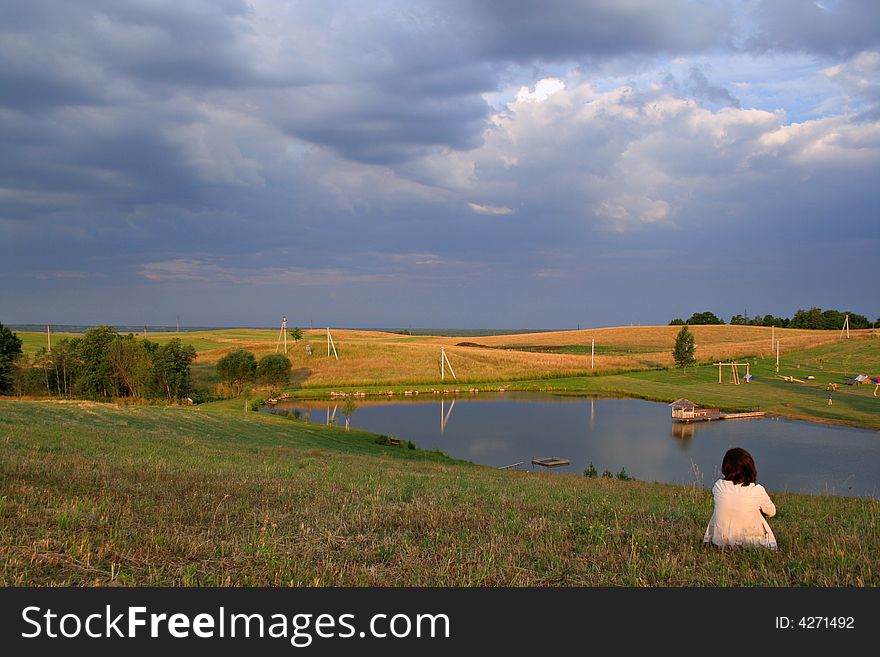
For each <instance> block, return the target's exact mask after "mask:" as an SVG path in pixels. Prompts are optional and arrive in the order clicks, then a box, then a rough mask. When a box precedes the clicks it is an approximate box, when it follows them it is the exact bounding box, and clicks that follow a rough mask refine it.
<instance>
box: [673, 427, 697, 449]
mask: <svg viewBox="0 0 880 657" xmlns="http://www.w3.org/2000/svg"><path fill="white" fill-rule="evenodd" d="M696 433H697V424H696V422H673V423H672V437H673V438H675V439H676V440H678V441H679V443H680V444H681V448H682V449H687V448H688V445H689V444H690V441H691V439H692V438H693V437H694V436H695V435H696Z"/></svg>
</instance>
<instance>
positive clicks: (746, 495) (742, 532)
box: [703, 447, 776, 550]
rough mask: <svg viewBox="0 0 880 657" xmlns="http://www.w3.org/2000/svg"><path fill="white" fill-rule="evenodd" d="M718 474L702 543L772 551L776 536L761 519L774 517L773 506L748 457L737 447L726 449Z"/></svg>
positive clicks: (746, 453) (750, 458) (753, 462)
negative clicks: (711, 510)
mask: <svg viewBox="0 0 880 657" xmlns="http://www.w3.org/2000/svg"><path fill="white" fill-rule="evenodd" d="M721 474H723V475H724V478H723V479H719V480H718V481H716V482H715V485H714V486H712V495H713V496H714V497H715V511H714V512H713V513H712V519H711V520H709V526H708V527H707V528H706V535H705V536H704V537H703V543H712V544H714V545H718V546H721V547H734V546H738V545H749V546H755V547H765V548H770V549H771V550H775V549H776V537H775V536H774V535H773V530H772V529H770V525H768V524H767V521H766V520H765V519H764V516H765V515H766V516H767V517H772V516H774V515H776V506H775V505H774V504H773V502H772V501H771V500H770V496H769V495H767V491H766V490H764V487H763V486H761V485H760V484H756V483H755V479H756V478H757V475H758V472H757V470H756V469H755V461H754V459H752V455H751V454H749V453H748V452H747V451H746V450H744V449H742V448H741V447H734V448H733V449H729V450H727V453H726V454H725V455H724V461H723V462H722V463H721Z"/></svg>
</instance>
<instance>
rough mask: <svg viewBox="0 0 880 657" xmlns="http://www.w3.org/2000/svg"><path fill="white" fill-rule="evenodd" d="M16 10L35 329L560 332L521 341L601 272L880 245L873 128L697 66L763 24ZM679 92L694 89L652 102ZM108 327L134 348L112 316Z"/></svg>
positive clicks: (393, 13)
mask: <svg viewBox="0 0 880 657" xmlns="http://www.w3.org/2000/svg"><path fill="white" fill-rule="evenodd" d="M8 4H11V5H12V6H10V7H8V8H6V7H5V8H4V13H3V16H2V19H0V150H2V152H3V157H2V158H0V231H2V239H0V269H2V270H4V271H5V272H6V273H7V274H10V275H12V274H14V275H15V276H16V277H17V278H16V280H17V281H18V282H19V283H20V285H18V286H16V287H15V289H10V288H8V287H7V289H0V308H2V309H4V310H5V309H7V308H13V309H18V312H19V313H20V314H21V316H19V317H16V318H14V319H16V320H17V321H26V320H37V321H39V318H38V317H36V316H27V313H28V312H30V311H31V310H33V309H37V310H38V309H39V308H41V307H43V305H47V306H48V307H51V308H52V309H53V311H54V310H57V311H58V312H59V313H60V312H62V311H65V310H67V311H69V312H70V313H71V316H70V317H69V318H68V319H69V321H86V320H87V318H86V317H84V316H74V315H75V313H78V312H80V311H81V309H88V312H89V313H92V314H93V315H94V317H95V318H96V319H98V320H100V321H110V320H113V321H122V320H123V318H124V317H123V316H124V315H125V314H126V313H128V314H129V315H130V314H131V313H133V312H135V310H136V311H137V312H141V311H140V308H141V307H149V306H154V307H157V308H160V307H164V308H167V307H170V306H168V304H169V303H171V301H168V299H173V300H174V301H173V303H175V304H182V305H183V307H186V308H191V310H192V312H193V313H194V314H195V313H196V312H201V313H203V314H204V319H203V320H201V321H209V319H210V318H216V319H215V321H219V322H222V323H239V322H242V321H243V320H242V318H241V316H236V317H233V316H232V315H231V314H230V313H235V312H238V308H239V307H241V308H247V309H248V310H247V312H251V311H254V310H258V309H259V308H260V307H264V308H266V307H273V304H277V303H281V301H279V300H283V302H284V303H294V302H295V303H296V304H297V306H298V307H303V308H304V307H307V306H311V307H320V308H323V309H324V310H325V311H327V312H330V311H332V312H335V313H339V314H340V315H339V317H340V318H341V319H342V315H341V313H349V319H347V320H346V319H343V321H346V322H348V323H351V322H352V321H353V320H352V319H351V317H353V316H357V317H360V318H366V317H374V318H376V319H375V320H372V321H374V323H376V324H382V323H387V322H389V321H390V322H393V321H403V319H402V318H403V317H404V315H405V314H406V313H410V312H411V313H415V316H416V321H422V322H432V321H433V322H436V323H438V324H443V323H445V321H444V320H443V318H442V316H437V317H436V318H435V319H431V317H432V316H431V315H430V314H423V313H430V312H432V311H431V310H430V309H431V308H442V309H443V310H442V312H441V311H436V312H441V314H442V313H445V312H447V310H448V312H451V313H456V316H459V317H471V316H473V315H472V313H471V311H472V310H474V308H477V307H485V308H487V309H489V310H486V311H485V313H486V314H485V315H484V317H483V318H482V319H479V320H473V321H471V322H470V323H474V321H477V322H487V321H488V322H489V323H494V322H496V321H505V322H506V321H510V322H512V323H526V324H528V323H534V324H539V323H541V322H531V321H529V320H523V319H517V316H516V312H519V311H517V310H515V309H516V308H517V305H516V304H517V303H518V302H519V301H520V299H518V298H517V295H516V293H515V292H513V290H514V289H515V288H516V289H518V286H520V285H521V286H522V289H524V290H529V291H531V292H532V293H534V296H535V297H536V298H537V297H540V298H541V299H542V303H546V308H544V306H542V308H544V309H545V310H547V312H553V306H554V304H555V303H557V302H556V301H554V298H555V296H554V295H563V296H566V297H567V298H579V295H580V293H581V290H582V289H583V286H582V283H583V282H584V281H585V280H589V278H590V277H591V276H593V275H596V273H597V271H598V274H599V275H602V276H605V277H606V278H608V279H609V280H610V279H613V278H615V276H617V275H621V276H630V277H632V279H633V281H634V284H633V285H634V287H632V289H630V290H629V292H631V293H632V294H633V295H635V296H633V297H632V298H636V297H637V295H638V286H637V285H636V283H635V281H637V280H639V279H641V280H645V279H650V278H652V277H653V278H657V281H656V283H655V287H656V288H657V291H659V289H660V287H662V284H661V281H660V279H661V278H663V277H657V276H656V271H654V272H653V273H652V268H655V269H656V268H657V267H661V266H662V264H663V262H664V259H669V258H674V257H675V256H676V254H677V253H679V252H678V251H677V249H679V248H680V237H678V236H676V234H675V228H683V229H685V230H686V231H687V234H688V240H689V241H691V242H693V243H695V244H697V243H698V244H701V245H703V246H704V247H705V248H706V249H711V248H712V247H713V245H714V244H716V243H718V242H719V236H723V237H724V239H732V237H731V236H733V235H736V229H737V228H739V227H742V228H744V229H746V232H748V234H749V235H754V234H755V233H756V231H757V229H763V228H764V227H768V229H767V232H769V233H773V231H776V232H775V233H774V234H776V235H786V234H793V235H799V236H808V237H809V238H810V239H827V238H828V237H829V235H830V233H831V226H833V222H829V221H828V218H827V216H832V215H834V213H835V211H836V209H837V208H845V209H846V213H847V216H848V217H850V220H849V222H848V224H847V227H846V229H845V231H843V232H846V233H847V235H849V236H850V237H852V238H853V239H857V238H858V237H859V236H862V237H864V236H872V235H873V236H876V229H875V228H870V227H866V224H867V223H868V222H867V220H866V219H865V217H867V216H869V213H870V210H868V209H867V208H869V207H870V206H876V204H877V202H878V199H877V196H876V192H869V191H866V190H872V189H874V187H876V186H875V185H874V186H872V182H871V180H870V177H871V173H872V172H873V171H875V170H876V165H877V161H878V156H877V153H876V150H877V149H876V146H875V144H876V140H877V136H876V134H877V133H876V130H877V127H876V126H875V125H874V124H873V121H876V118H872V117H871V115H870V114H869V113H868V112H867V110H866V111H865V112H863V113H862V122H863V124H864V125H863V126H861V127H860V128H858V129H856V128H855V127H853V125H851V123H852V122H851V121H850V120H849V119H848V118H846V117H842V118H839V119H835V120H827V121H826V120H817V121H812V122H807V123H805V124H803V125H799V124H798V125H794V124H792V125H787V124H786V119H785V116H784V111H782V110H780V111H779V112H778V113H775V112H773V111H768V112H764V111H759V110H754V109H749V108H745V109H743V108H740V103H739V101H738V98H737V96H736V95H734V93H733V90H734V87H733V86H732V80H736V81H737V82H740V81H742V82H743V83H748V82H749V79H750V78H749V71H748V70H744V71H742V73H741V75H740V73H739V72H737V77H735V78H731V75H730V74H729V67H727V68H725V67H724V66H720V67H717V68H714V69H713V67H712V66H711V65H710V64H706V63H705V62H701V61H700V57H701V56H703V55H705V53H707V52H710V51H711V52H712V53H713V55H712V56H718V53H719V52H720V53H723V52H725V48H727V43H728V42H729V41H730V40H731V39H732V38H733V35H732V29H733V28H731V27H730V25H731V17H730V13H731V12H734V13H735V11H736V10H738V8H739V7H741V3H728V2H725V1H719V2H717V3H712V2H700V1H695V2H686V1H685V0H672V1H670V2H666V3H658V2H648V1H647V0H644V1H642V0H630V1H628V2H619V1H618V0H595V1H589V2H588V1H584V0H579V1H574V0H572V1H570V2H563V1H562V0H553V1H551V2H543V3H538V2H524V1H519V0H511V1H510V2H500V1H499V2H483V1H473V2H472V1H465V0H436V1H433V2H430V1H427V0H425V1H422V2H417V3H412V2H407V1H403V0H400V1H398V0H387V1H378V0H377V1H370V2H364V1H360V0H338V1H333V2H331V1H320V0H312V1H303V2H296V3H281V2H275V1H274V0H252V2H251V3H249V4H248V3H245V2H239V1H237V0H226V1H218V2H214V1H210V0H201V1H187V0H175V1H147V0H118V1H115V2H112V1H107V2H101V1H98V0H84V1H83V2H77V3H72V2H46V1H40V0H34V1H31V2H21V3H8ZM805 4H808V3H805ZM829 4H831V5H833V7H832V9H831V10H830V11H831V12H832V13H833V12H838V11H841V12H843V13H842V14H840V15H845V14H846V12H847V11H850V9H848V7H852V6H854V5H851V4H848V3H836V4H835V3H829ZM844 5H845V6H844ZM786 6H788V5H786ZM790 9H791V11H792V12H794V13H795V14H796V15H795V20H796V22H798V23H799V24H803V26H805V27H804V31H803V33H797V34H795V33H794V32H791V30H789V32H791V33H790V34H789V33H788V32H786V31H785V29H782V30H781V31H779V32H778V39H777V40H776V41H773V40H765V41H764V42H759V40H756V41H755V43H754V44H753V45H754V47H755V48H763V49H789V50H808V51H810V52H821V53H828V52H832V51H834V48H835V47H836V46H834V45H833V44H834V43H844V42H846V41H847V39H850V43H851V44H852V47H851V50H852V51H855V50H860V49H862V50H863V49H864V48H865V47H866V45H865V44H870V43H874V42H873V41H871V38H872V37H870V35H867V33H866V30H865V29H862V28H863V27H864V26H863V25H855V24H854V22H853V21H851V20H846V21H844V20H842V19H841V20H838V19H836V18H835V19H834V20H832V21H831V22H830V23H828V25H830V27H828V26H825V27H823V26H822V25H818V24H817V25H818V26H817V27H815V28H809V29H807V28H808V27H809V26H808V25H807V23H809V20H812V19H811V18H810V16H811V15H812V14H810V11H811V10H809V8H807V9H803V8H791V7H790ZM762 11H763V13H762V14H761V16H762V17H763V18H762V21H763V22H762V23H761V27H760V29H758V27H756V26H755V25H754V24H750V27H751V28H752V29H751V31H750V32H749V33H750V34H753V35H758V36H761V37H762V38H764V37H765V36H766V34H770V31H769V30H770V29H771V28H772V27H773V26H774V25H776V23H774V21H777V22H778V21H779V20H781V18H780V17H781V15H782V14H781V13H780V12H779V11H778V10H777V9H776V8H775V7H774V5H773V3H770V4H768V5H766V6H765V7H764V9H763V10H762ZM859 11H862V12H863V14H864V15H865V16H866V17H868V18H870V17H873V16H874V14H875V13H876V12H874V11H873V10H872V9H871V8H870V7H869V8H863V9H859ZM835 21H836V22H835ZM868 22H869V21H868V20H863V21H862V23H868ZM826 27H827V29H826ZM832 28H833V29H832ZM774 29H775V28H774ZM811 30H812V31H811ZM860 30H861V31H860ZM786 35H788V36H786ZM820 37H821V38H820ZM768 38H769V37H768ZM774 38H775V37H774ZM756 39H757V37H756ZM677 55H684V57H683V59H682V61H681V63H675V64H670V63H669V60H670V58H671V57H673V56H677ZM741 57H743V61H745V60H747V58H748V55H741ZM832 64H837V65H836V66H832ZM655 66H656V67H657V69H656V71H657V72H656V76H655V77H654V78H653V79H652V80H647V79H646V78H644V77H641V78H640V79H639V80H638V81H636V82H629V81H626V82H624V81H622V79H626V77H627V76H630V75H633V76H635V77H639V76H642V75H643V73H644V72H645V71H646V70H649V71H652V73H651V74H652V75H653V74H654V73H653V71H654V67H655ZM821 68H823V69H826V70H825V71H824V76H823V75H822V74H821V73H820V72H819V67H818V66H817V67H813V71H814V73H815V75H816V76H817V77H820V78H821V82H822V83H824V84H826V85H831V86H834V87H835V89H838V90H842V91H841V93H845V94H847V96H846V98H844V99H843V101H841V102H840V103H838V104H837V105H835V107H841V106H845V105H846V103H848V102H850V99H851V98H856V99H868V100H870V99H871V98H876V93H875V92H876V85H875V86H873V87H869V88H867V90H866V87H865V85H864V83H863V80H865V79H869V80H870V79H876V70H877V59H876V53H870V52H868V53H862V54H861V55H859V56H856V57H853V58H850V59H849V60H848V61H837V60H832V61H825V60H823V64H822V65H821ZM611 69H614V70H615V73H614V74H613V76H606V77H604V78H603V76H602V74H601V73H597V72H596V71H601V70H611ZM668 70H673V71H676V75H677V76H678V82H677V83H675V82H674V81H673V82H668V83H667V84H666V85H665V86H664V85H662V84H654V82H655V81H656V80H662V78H663V72H666V71H668ZM539 71H540V73H538V72H539ZM547 71H551V72H552V76H553V77H554V80H551V81H550V83H549V84H544V85H543V86H542V87H541V90H540V92H539V89H538V84H537V83H538V80H539V79H540V78H542V77H545V76H548V75H551V73H548V72H547ZM661 71H662V72H661ZM591 76H592V77H591ZM872 76H873V77H872ZM829 80H833V81H834V82H829ZM546 82H547V81H545V83H546ZM520 85H524V88H525V92H522V90H521V98H520V94H517V92H516V90H517V88H518V87H520ZM725 85H727V86H725ZM744 88H745V87H737V89H744ZM532 89H534V91H532ZM551 91H552V92H554V93H550V92H551ZM545 92H546V93H545ZM737 93H741V94H742V95H741V97H742V98H743V99H746V98H748V95H747V92H745V91H743V92H739V91H737ZM827 93H828V92H827V90H822V91H820V92H817V93H816V97H817V98H818V97H824V96H823V94H826V95H827ZM834 93H837V92H836V91H835V92H834ZM484 96H485V98H484ZM490 101H491V102H490ZM746 103H747V101H746V100H744V101H743V104H746ZM849 107H857V108H858V109H866V108H865V106H864V104H863V105H858V104H857V103H853V104H852V105H849ZM820 118H821V117H820ZM799 222H800V223H799ZM873 225H875V223H872V224H870V226H873ZM871 231H873V232H871ZM652 249H656V250H658V252H662V253H663V254H664V255H663V256H662V257H661V256H656V257H652V256H650V255H647V256H645V254H646V253H648V252H649V251H651V250H652ZM670 254H671V255H670ZM771 255H772V254H771ZM760 257H761V254H760V253H758V254H756V255H755V258H756V259H760ZM768 257H769V256H768ZM597 262H599V263H602V262H604V263H606V264H605V265H602V266H603V267H606V266H607V269H600V270H595V269H591V267H593V266H594V263H597ZM610 263H615V264H613V265H612V264H610ZM658 263H659V264H658ZM609 272H613V275H612V274H611V273H609ZM711 278H712V277H711V276H709V275H707V276H706V279H707V283H706V284H707V285H708V284H709V282H710V281H709V279H711ZM664 280H665V279H664ZM474 281H479V282H480V285H474ZM548 281H549V282H552V283H553V285H552V287H550V286H549V283H548ZM196 285H197V286H199V287H198V294H194V293H193V290H194V289H195V288H194V287H193V286H196ZM865 285H867V284H865ZM230 288H232V289H230ZM303 288H307V290H315V289H318V288H321V290H322V291H321V293H320V294H318V295H315V294H314V293H313V292H308V291H307V292H303ZM548 290H552V292H550V293H548ZM327 291H331V292H333V293H334V294H335V293H337V292H338V293H339V295H340V299H342V298H344V299H345V304H344V305H342V304H339V303H337V302H335V301H333V300H332V299H330V297H329V295H328V294H325V292H327ZM398 293H399V294H398ZM103 294H106V295H107V299H108V300H110V301H108V302H107V303H104V302H103V300H102V298H101V295H103ZM13 295H15V296H13ZM89 295H91V297H92V298H90V299H87V300H84V299H83V298H84V297H87V296H89ZM623 296H629V294H624V295H623ZM658 296H659V292H658ZM317 297H320V299H319V300H318V301H315V298H317ZM437 298H442V299H447V300H448V303H442V304H437V303H434V301H435V300H436V299H437ZM497 300H504V301H507V300H509V303H510V304H511V305H510V306H509V308H508V311H507V312H508V315H504V314H503V313H499V314H496V312H497V310H498V301H497ZM44 301H45V304H44ZM476 301H482V302H484V303H476ZM111 304H112V305H113V311H114V312H118V313H119V315H118V317H119V319H118V320H117V319H114V318H112V317H107V316H106V315H101V314H100V313H101V308H102V307H106V306H108V305H111ZM199 304H201V306H199ZM613 305H614V304H613V303H610V302H609V303H608V307H609V308H610V307H611V306H613ZM397 306H402V307H404V308H405V310H399V309H397ZM226 307H228V308H231V310H229V311H226V310H224V311H222V312H221V311H220V310H218V309H220V308H226ZM750 307H751V306H750ZM328 309H329V310H328ZM766 310H767V311H768V312H770V311H773V312H780V310H779V309H774V308H767V309H766ZM108 312H109V311H108ZM96 313H97V314H96ZM222 313H227V314H222ZM173 314H174V313H171V317H170V318H169V319H170V320H173ZM557 316H559V317H561V316H562V314H560V315H557ZM273 317H274V315H273ZM383 317H385V318H386V319H385V320H383V319H382V318H383ZM394 317H397V318H398V319H397V320H394V319H393V318H394ZM506 317H510V319H509V320H508V319H503V320H502V319H498V318H506ZM0 319H4V318H0ZM128 319H129V320H132V321H134V322H135V323H137V322H139V321H141V319H142V318H140V317H135V318H133V319H132V318H130V317H129V318H128ZM316 319H317V318H316ZM53 321H54V320H53ZM248 321H250V322H252V321H254V320H253V319H250V320H248ZM273 321H274V319H273ZM358 321H360V322H362V323H365V322H367V321H370V320H367V319H360V320H358ZM410 321H413V320H412V317H411V319H410ZM547 321H550V322H551V323H552V322H554V321H555V320H553V319H549V320H547ZM128 323H131V321H129V322H128ZM465 323H467V322H465Z"/></svg>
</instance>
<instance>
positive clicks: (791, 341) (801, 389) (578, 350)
mask: <svg viewBox="0 0 880 657" xmlns="http://www.w3.org/2000/svg"><path fill="white" fill-rule="evenodd" d="M679 330H680V328H679V327H676V326H654V327H650V326H638V327H632V326H630V327H618V328H605V329H589V330H582V331H556V332H543V333H528V334H516V335H498V336H479V337H474V336H468V337H462V336H408V335H401V334H398V333H388V332H381V331H361V330H342V329H341V330H334V331H333V338H334V342H335V344H336V349H337V351H338V353H339V360H338V361H337V360H336V358H335V357H333V356H332V355H331V356H330V357H328V356H327V338H326V331H325V330H314V331H310V330H306V331H304V338H303V339H302V340H300V341H299V342H298V343H294V342H293V341H292V340H289V341H288V356H289V357H290V359H291V361H292V363H293V372H292V375H291V380H290V387H289V388H288V390H289V391H290V392H292V393H294V394H297V393H298V394H301V395H303V394H305V395H326V394H327V391H328V389H330V390H365V391H378V390H387V389H389V388H397V389H400V388H406V387H413V388H419V387H420V388H422V389H428V390H430V389H431V388H435V387H439V386H441V381H440V350H441V347H442V348H445V350H446V353H447V355H448V357H449V360H450V362H451V363H452V366H453V368H454V370H455V374H456V376H457V379H455V380H454V379H452V378H451V376H450V374H449V372H448V371H447V378H446V381H445V382H444V383H445V385H446V386H447V387H457V386H468V387H470V386H476V387H481V386H482V387H493V386H494V387H502V386H505V387H520V388H528V389H541V390H569V391H581V392H600V393H615V394H627V395H631V396H639V397H647V398H651V399H658V400H663V399H665V400H668V401H671V400H672V399H676V398H678V397H682V396H687V397H690V398H691V399H692V400H693V401H695V402H697V403H704V404H719V405H723V406H724V407H725V408H728V409H732V408H750V409H751V408H754V409H760V410H768V411H772V412H776V413H781V414H785V415H788V416H791V417H802V418H806V419H819V420H825V421H831V422H842V423H849V424H857V425H859V426H868V427H874V428H880V413H877V406H876V405H875V404H874V402H875V401H877V402H880V398H876V397H873V396H872V395H871V390H872V387H871V386H863V387H862V388H860V389H852V388H847V389H845V390H841V391H840V393H839V394H838V398H839V401H838V403H836V404H835V405H834V406H832V407H827V404H824V402H825V400H826V398H827V395H826V393H825V390H824V386H825V385H826V384H827V383H830V382H836V383H842V382H843V381H844V378H845V375H846V374H848V375H852V374H855V373H864V374H868V375H872V376H880V337H877V336H875V335H874V334H873V332H872V331H854V332H853V337H852V338H851V339H848V340H847V339H843V340H841V339H840V337H839V333H838V332H837V331H805V330H796V329H777V330H776V331H775V332H771V329H769V328H763V327H752V326H694V327H691V330H692V332H693V333H694V335H695V338H696V343H697V356H698V359H699V361H700V362H701V363H704V364H705V363H712V362H715V361H716V360H718V359H722V360H725V361H726V360H730V359H736V360H738V361H740V362H744V360H745V359H748V360H749V362H751V363H752V365H753V367H754V368H755V369H754V370H753V373H754V374H755V375H756V376H757V377H758V378H757V379H756V381H755V383H753V384H749V385H748V386H717V369H715V368H713V367H712V366H711V365H709V366H705V365H704V366H703V367H701V368H699V369H695V368H690V369H689V371H688V372H686V373H683V372H681V371H680V370H673V369H669V368H671V366H672V365H673V362H672V347H673V344H674V341H675V336H676V335H677V333H678V331H679ZM771 335H775V337H776V338H777V339H778V340H779V341H780V344H781V362H782V370H781V372H782V374H788V375H793V376H796V377H798V378H802V377H800V376H798V375H799V374H803V375H804V376H806V374H807V373H812V374H813V375H814V376H816V377H817V378H816V380H815V381H813V382H810V383H809V384H804V385H801V384H791V383H786V382H784V381H781V380H779V379H776V378H775V356H774V355H772V354H771V349H770V338H771ZM19 336H20V337H21V338H22V339H23V342H24V348H25V351H27V352H31V353H33V352H35V351H36V350H37V349H39V348H40V347H42V346H43V345H44V344H45V334H40V333H19ZM61 337H62V336H61V335H60V334H56V335H55V336H54V338H53V339H54V340H58V339H60V338H61ZM148 337H149V339H151V340H155V341H158V342H167V341H168V340H171V339H174V338H180V339H181V340H183V341H184V342H185V343H189V344H192V345H193V346H194V347H195V348H196V350H197V351H198V358H197V360H196V362H195V363H194V364H193V381H194V383H195V385H196V386H197V387H198V388H200V389H202V390H204V391H207V392H208V394H209V395H210V394H223V391H222V389H220V388H219V387H218V384H219V383H220V381H219V378H218V377H217V374H216V369H215V364H216V362H217V360H218V359H219V358H221V357H222V356H223V355H224V354H227V353H229V352H230V351H231V350H233V349H248V350H251V351H253V352H254V353H255V354H256V355H257V357H260V356H263V355H265V354H269V353H274V352H275V350H276V349H278V348H279V347H278V345H277V339H278V331H276V330H270V329H265V330H261V329H223V330H212V331H203V332H189V333H180V334H177V333H153V334H149V335H148ZM593 340H595V341H596V356H595V368H594V369H591V368H590V350H591V344H592V341H593ZM307 345H311V347H312V352H313V355H312V356H311V357H310V356H308V355H307V353H306V348H307ZM695 377H697V378H695ZM713 382H715V385H714V386H713V385H712V384H713ZM697 384H699V385H697ZM256 394H258V395H259V394H260V393H259V392H257V393H256ZM868 397H871V399H867V398H868ZM850 400H852V401H853V403H852V404H851V403H850Z"/></svg>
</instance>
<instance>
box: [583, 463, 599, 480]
mask: <svg viewBox="0 0 880 657" xmlns="http://www.w3.org/2000/svg"><path fill="white" fill-rule="evenodd" d="M584 476H585V477H587V478H588V479H594V478H595V477H598V476H599V471H598V470H596V466H595V465H593V462H592V461H590V465H589V466H588V467H587V468H586V469H585V470H584Z"/></svg>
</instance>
